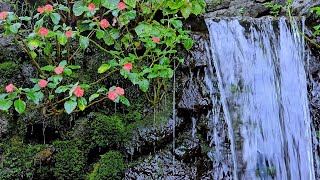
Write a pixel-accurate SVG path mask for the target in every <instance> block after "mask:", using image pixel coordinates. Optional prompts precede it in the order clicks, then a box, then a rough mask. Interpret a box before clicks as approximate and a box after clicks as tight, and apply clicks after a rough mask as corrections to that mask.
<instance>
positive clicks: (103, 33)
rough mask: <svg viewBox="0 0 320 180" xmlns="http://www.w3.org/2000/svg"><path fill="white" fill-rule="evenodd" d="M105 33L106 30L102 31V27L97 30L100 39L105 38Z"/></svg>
mask: <svg viewBox="0 0 320 180" xmlns="http://www.w3.org/2000/svg"><path fill="white" fill-rule="evenodd" d="M104 35H105V32H104V31H102V30H100V29H97V31H96V37H97V38H98V39H101V38H103V36H104Z"/></svg>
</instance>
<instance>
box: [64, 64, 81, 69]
mask: <svg viewBox="0 0 320 180" xmlns="http://www.w3.org/2000/svg"><path fill="white" fill-rule="evenodd" d="M67 67H68V68H70V69H80V68H81V66H77V65H70V66H67Z"/></svg>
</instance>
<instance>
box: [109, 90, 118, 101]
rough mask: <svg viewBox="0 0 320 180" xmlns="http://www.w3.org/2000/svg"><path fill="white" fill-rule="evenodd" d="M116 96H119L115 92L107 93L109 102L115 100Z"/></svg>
mask: <svg viewBox="0 0 320 180" xmlns="http://www.w3.org/2000/svg"><path fill="white" fill-rule="evenodd" d="M118 96H119V95H118V93H117V92H116V91H115V90H113V91H110V92H109V93H108V98H109V99H110V100H111V101H114V100H115V99H117V97H118Z"/></svg>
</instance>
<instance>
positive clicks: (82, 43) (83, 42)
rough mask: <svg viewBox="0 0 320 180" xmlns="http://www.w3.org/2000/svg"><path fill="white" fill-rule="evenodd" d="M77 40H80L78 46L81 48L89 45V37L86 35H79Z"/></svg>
mask: <svg viewBox="0 0 320 180" xmlns="http://www.w3.org/2000/svg"><path fill="white" fill-rule="evenodd" d="M79 42H80V47H81V48H82V49H86V48H87V47H88V46H89V38H88V37H84V36H81V37H80V40H79Z"/></svg>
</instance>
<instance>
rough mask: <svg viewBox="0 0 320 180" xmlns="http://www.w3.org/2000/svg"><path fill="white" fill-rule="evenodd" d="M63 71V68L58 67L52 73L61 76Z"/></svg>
mask: <svg viewBox="0 0 320 180" xmlns="http://www.w3.org/2000/svg"><path fill="white" fill-rule="evenodd" d="M63 69H64V67H62V66H58V67H56V68H55V69H54V72H55V73H56V74H61V73H62V72H63Z"/></svg>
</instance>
